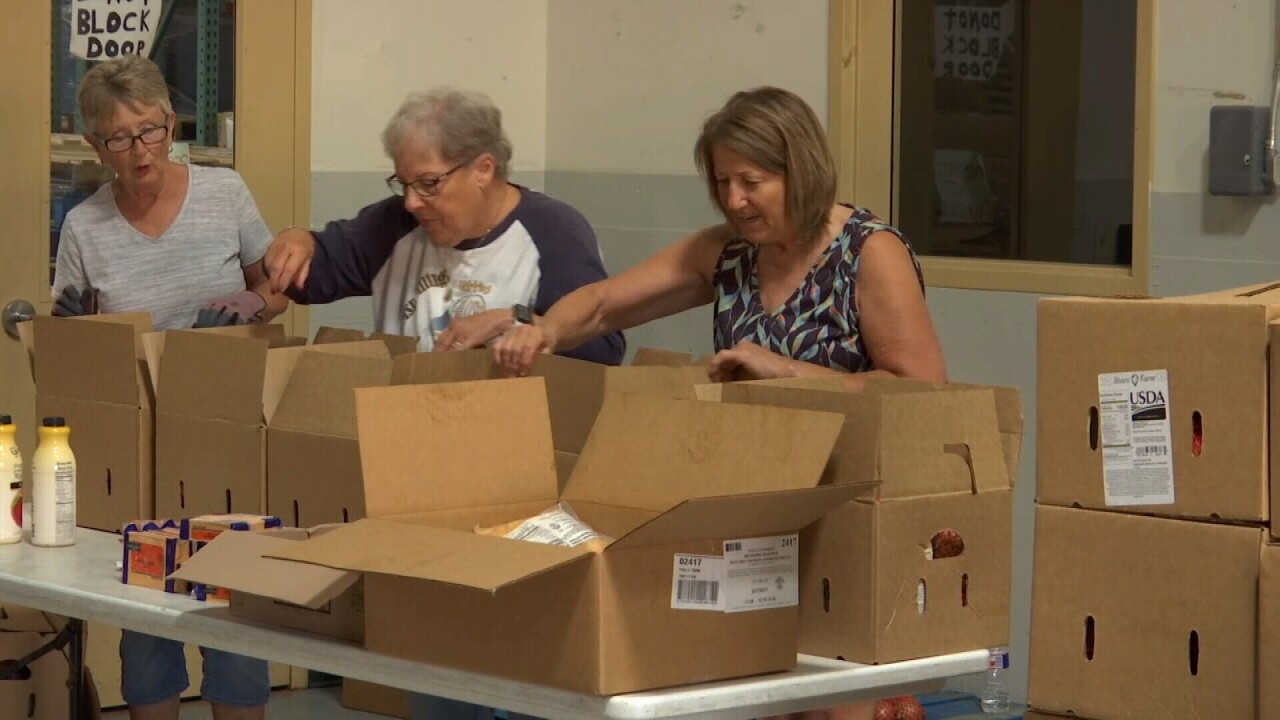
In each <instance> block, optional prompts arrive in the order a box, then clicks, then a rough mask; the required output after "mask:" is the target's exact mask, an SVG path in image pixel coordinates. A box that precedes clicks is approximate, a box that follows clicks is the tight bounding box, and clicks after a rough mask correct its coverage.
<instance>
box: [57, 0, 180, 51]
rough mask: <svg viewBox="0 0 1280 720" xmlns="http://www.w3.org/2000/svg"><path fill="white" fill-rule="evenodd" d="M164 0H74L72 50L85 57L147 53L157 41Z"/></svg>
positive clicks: (72, 7)
mask: <svg viewBox="0 0 1280 720" xmlns="http://www.w3.org/2000/svg"><path fill="white" fill-rule="evenodd" d="M160 4H161V0H74V2H72V4H71V33H70V35H71V54H72V55H74V56H76V57H78V58H80V59H81V60H110V59H112V58H118V57H123V56H125V55H142V56H144V57H145V56H146V55H147V53H148V52H149V51H150V48H151V46H152V44H153V43H154V41H155V36H156V26H157V24H158V23H159V22H160V10H161V7H160Z"/></svg>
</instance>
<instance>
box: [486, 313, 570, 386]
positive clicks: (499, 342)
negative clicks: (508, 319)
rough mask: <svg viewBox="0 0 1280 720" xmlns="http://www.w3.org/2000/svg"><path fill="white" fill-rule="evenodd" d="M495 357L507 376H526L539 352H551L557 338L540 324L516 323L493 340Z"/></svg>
mask: <svg viewBox="0 0 1280 720" xmlns="http://www.w3.org/2000/svg"><path fill="white" fill-rule="evenodd" d="M492 347H493V359H494V360H496V361H497V362H498V366H499V367H501V368H502V370H503V372H505V373H506V374H507V377H524V376H525V375H528V374H529V371H530V370H532V369H533V363H534V360H536V359H537V357H538V355H539V354H542V353H550V352H551V351H552V349H553V348H555V339H554V338H553V337H551V335H550V334H549V333H548V332H547V331H546V330H545V329H544V328H542V327H540V326H538V325H516V326H515V327H513V328H511V329H510V330H508V331H506V332H505V333H503V334H502V335H499V336H498V339H496V340H494V341H493V345H492Z"/></svg>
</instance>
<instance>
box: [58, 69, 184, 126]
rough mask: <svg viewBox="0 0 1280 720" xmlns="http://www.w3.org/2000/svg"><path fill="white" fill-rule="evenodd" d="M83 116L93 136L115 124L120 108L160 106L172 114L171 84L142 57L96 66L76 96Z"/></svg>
mask: <svg viewBox="0 0 1280 720" xmlns="http://www.w3.org/2000/svg"><path fill="white" fill-rule="evenodd" d="M76 100H77V103H78V104H79V109H80V117H81V118H82V119H83V120H84V125H85V128H86V129H87V130H88V131H89V133H90V134H96V133H97V131H98V129H99V128H101V127H102V126H103V125H105V124H107V123H109V122H111V118H112V117H114V116H115V113H116V108H118V107H119V106H120V105H125V106H127V107H128V108H129V109H130V110H132V111H134V112H142V111H143V110H144V109H145V108H152V107H158V108H160V109H161V110H164V112H165V114H166V115H168V114H170V113H172V112H173V105H172V104H171V103H170V102H169V85H168V84H167V83H166V82H165V80H164V75H162V74H160V68H158V67H156V64H155V63H153V62H151V61H150V60H148V59H146V58H144V57H140V56H138V55H126V56H124V57H120V58H116V59H114V60H107V61H105V62H101V63H98V64H97V65H94V66H93V67H92V68H91V69H90V70H89V72H87V73H85V74H84V78H83V79H82V80H81V81H80V88H79V90H78V91H77V97H76Z"/></svg>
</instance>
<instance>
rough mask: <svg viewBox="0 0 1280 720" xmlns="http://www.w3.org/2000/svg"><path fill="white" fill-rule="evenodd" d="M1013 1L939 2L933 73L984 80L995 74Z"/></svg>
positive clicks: (1012, 19)
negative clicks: (982, 3) (984, 4)
mask: <svg viewBox="0 0 1280 720" xmlns="http://www.w3.org/2000/svg"><path fill="white" fill-rule="evenodd" d="M1015 21H1016V17H1015V16H1014V8H1013V3H1005V4H1004V5H1003V6H1001V7H972V6H958V5H939V6H938V7H936V8H934V16H933V45H934V47H933V53H934V58H935V61H934V66H933V74H934V75H935V76H936V77H942V78H960V79H962V80H978V81H986V80H990V79H991V78H993V77H995V74H996V69H997V68H998V67H999V66H1000V54H1001V52H1002V51H1003V49H1004V45H1005V42H1006V39H1007V38H1008V37H1009V35H1010V34H1011V33H1012V32H1013V26H1014V22H1015Z"/></svg>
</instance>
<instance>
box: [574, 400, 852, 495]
mask: <svg viewBox="0 0 1280 720" xmlns="http://www.w3.org/2000/svg"><path fill="white" fill-rule="evenodd" d="M841 424H842V420H841V419H840V418H838V417H836V416H835V415H834V414H832V413H827V414H825V415H822V414H817V413H809V412H797V411H788V410H780V409H779V408H765V407H755V406H749V405H729V404H721V403H705V402H699V401H696V400H670V399H667V398H661V397H657V396H649V395H630V394H613V395H610V396H608V397H606V399H605V402H604V406H603V407H602V408H601V410H600V415H599V417H598V418H597V419H596V424H595V427H594V428H592V431H591V437H590V438H588V440H587V444H586V447H584V448H583V451H582V455H581V456H580V457H579V458H578V463H577V465H575V466H574V471H573V475H572V476H571V477H570V478H569V482H568V483H567V484H566V486H565V490H564V496H565V498H566V499H567V500H570V501H576V500H587V501H593V502H608V503H609V504H612V505H622V506H624V507H632V508H641V509H646V510H656V511H660V512H665V511H667V510H669V509H671V508H672V507H674V506H675V505H676V504H678V503H679V502H681V501H683V500H685V499H688V498H694V497H707V496H718V495H729V494H746V493H752V492H768V491H774V490H794V489H798V488H803V487H809V486H811V484H812V479H813V477H815V476H817V475H818V474H820V473H821V472H822V468H823V467H824V466H825V465H826V461H827V456H828V454H829V453H828V452H824V448H829V447H830V446H831V443H832V442H833V441H834V440H835V438H836V436H837V434H838V433H839V432H840V427H841ZM634 433H643V435H644V437H643V439H642V440H641V441H635V439H632V438H631V437H629V436H631V435H632V434H634ZM690 465H694V466H696V467H697V468H698V471H697V472H692V473H691V472H688V469H689V467H690ZM780 468H787V472H781V471H780ZM676 477H680V478H681V480H680V482H678V483H674V482H672V481H671V479H672V478H676Z"/></svg>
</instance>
